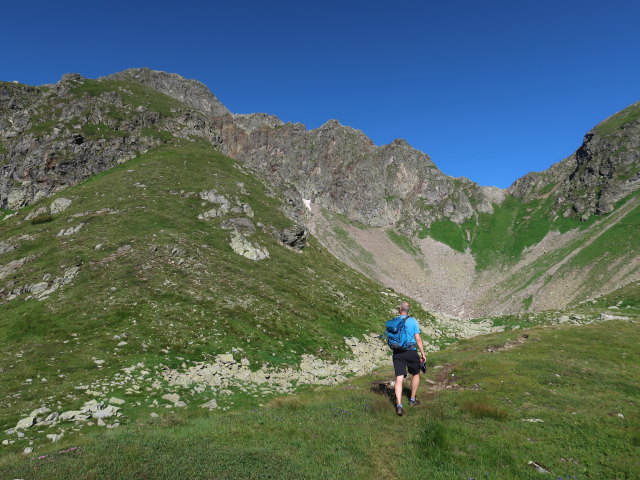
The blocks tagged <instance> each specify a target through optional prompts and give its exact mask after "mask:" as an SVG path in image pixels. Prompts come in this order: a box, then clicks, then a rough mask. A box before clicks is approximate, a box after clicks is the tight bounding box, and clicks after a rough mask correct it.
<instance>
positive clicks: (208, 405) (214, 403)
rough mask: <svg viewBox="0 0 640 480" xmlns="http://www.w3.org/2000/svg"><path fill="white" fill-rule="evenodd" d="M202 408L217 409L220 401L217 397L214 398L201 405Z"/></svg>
mask: <svg viewBox="0 0 640 480" xmlns="http://www.w3.org/2000/svg"><path fill="white" fill-rule="evenodd" d="M200 406H201V407H202V408H208V409H209V410H215V409H216V408H218V401H217V400H216V399H215V398H212V399H211V400H209V401H208V402H207V403H204V404H202V405H200Z"/></svg>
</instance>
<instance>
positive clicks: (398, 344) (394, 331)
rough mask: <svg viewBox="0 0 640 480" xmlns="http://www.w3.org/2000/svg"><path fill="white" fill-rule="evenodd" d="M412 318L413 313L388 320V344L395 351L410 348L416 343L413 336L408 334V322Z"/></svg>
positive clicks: (386, 332) (386, 334) (386, 333)
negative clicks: (409, 336)
mask: <svg viewBox="0 0 640 480" xmlns="http://www.w3.org/2000/svg"><path fill="white" fill-rule="evenodd" d="M408 318H411V315H404V316H402V317H395V318H392V319H391V320H389V321H388V322H387V329H386V331H385V336H386V337H387V345H389V348H390V349H391V350H393V351H395V352H403V351H406V350H409V349H410V348H411V347H413V346H414V345H415V342H413V341H412V340H413V339H411V338H408V337H407V335H406V323H407V319H408Z"/></svg>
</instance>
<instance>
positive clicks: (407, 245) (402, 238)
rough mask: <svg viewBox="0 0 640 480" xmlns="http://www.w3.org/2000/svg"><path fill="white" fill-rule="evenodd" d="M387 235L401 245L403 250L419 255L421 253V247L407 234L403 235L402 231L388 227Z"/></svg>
mask: <svg viewBox="0 0 640 480" xmlns="http://www.w3.org/2000/svg"><path fill="white" fill-rule="evenodd" d="M387 236H388V237H389V239H390V240H391V241H392V242H393V243H395V244H396V245H397V246H398V247H400V248H401V249H402V250H404V251H405V252H407V253H408V254H409V255H419V254H420V253H421V252H420V248H419V247H416V246H415V245H414V244H413V242H412V241H411V239H410V238H409V237H407V236H406V235H403V234H402V233H398V232H396V231H395V230H392V229H388V230H387Z"/></svg>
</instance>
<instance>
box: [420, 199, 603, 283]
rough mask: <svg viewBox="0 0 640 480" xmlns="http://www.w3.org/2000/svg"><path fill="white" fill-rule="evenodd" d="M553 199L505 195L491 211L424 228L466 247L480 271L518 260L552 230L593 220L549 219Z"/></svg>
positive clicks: (455, 245) (426, 232)
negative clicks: (524, 199)
mask: <svg viewBox="0 0 640 480" xmlns="http://www.w3.org/2000/svg"><path fill="white" fill-rule="evenodd" d="M552 202H553V198H551V197H550V198H548V199H543V200H534V201H531V202H528V203H524V202H522V201H521V200H519V199H517V198H515V197H512V196H508V197H507V198H506V199H505V201H504V202H503V203H502V204H501V205H497V204H494V212H493V213H492V214H490V213H480V214H477V215H476V216H474V217H472V218H470V219H468V220H466V221H465V222H464V223H462V224H457V223H454V222H452V221H450V220H439V221H436V222H434V223H432V224H431V225H430V227H429V228H427V229H424V230H423V231H422V232H421V234H422V236H426V235H429V236H431V237H432V238H434V239H435V240H438V241H440V242H443V243H445V244H447V245H449V246H450V247H451V248H453V249H454V250H457V251H459V252H464V251H465V250H466V249H467V248H469V249H470V250H471V252H472V254H473V256H474V257H475V259H476V268H477V269H478V270H483V269H486V268H489V267H492V266H494V265H496V264H502V263H506V264H511V263H515V262H517V261H518V260H519V259H520V258H521V256H522V252H523V251H524V249H525V248H527V247H529V246H532V245H535V244H537V243H538V242H540V241H541V240H542V239H543V238H544V237H545V235H547V233H549V232H550V231H553V230H557V231H560V232H561V233H564V232H566V231H568V230H570V229H573V228H578V229H581V230H584V229H586V228H587V227H588V226H590V225H592V224H593V223H594V222H595V220H596V219H595V217H592V218H591V219H590V220H589V221H586V222H580V221H579V220H576V219H573V218H563V217H559V218H557V219H556V220H554V221H551V220H550V219H549V208H550V206H551V203H552Z"/></svg>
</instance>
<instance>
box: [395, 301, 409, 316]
mask: <svg viewBox="0 0 640 480" xmlns="http://www.w3.org/2000/svg"><path fill="white" fill-rule="evenodd" d="M398 311H399V312H400V314H402V315H408V314H409V302H401V303H400V306H399V307H398Z"/></svg>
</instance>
